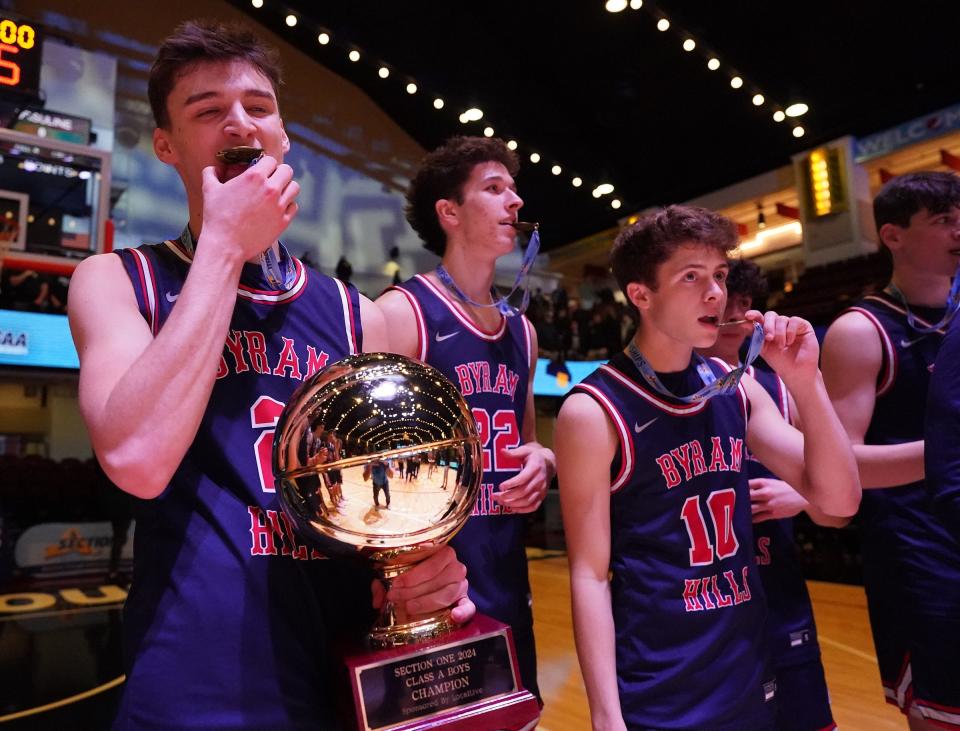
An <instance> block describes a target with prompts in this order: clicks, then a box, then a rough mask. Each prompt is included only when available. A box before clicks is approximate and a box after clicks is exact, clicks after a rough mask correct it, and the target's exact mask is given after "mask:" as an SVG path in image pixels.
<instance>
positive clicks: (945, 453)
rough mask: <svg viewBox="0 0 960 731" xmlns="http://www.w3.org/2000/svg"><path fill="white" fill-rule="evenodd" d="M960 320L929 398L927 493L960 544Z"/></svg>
mask: <svg viewBox="0 0 960 731" xmlns="http://www.w3.org/2000/svg"><path fill="white" fill-rule="evenodd" d="M958 389H960V317H955V318H954V319H953V322H951V323H950V329H949V330H948V331H947V335H946V337H945V338H944V340H943V345H942V347H941V348H940V352H939V353H938V354H937V363H936V368H934V370H933V376H931V378H930V392H929V394H928V396H927V423H926V437H925V442H926V449H925V450H924V460H925V462H926V473H927V490H928V492H929V493H930V497H931V499H932V500H933V504H934V507H935V508H936V510H937V514H938V515H939V516H940V517H941V519H942V520H943V523H944V525H945V526H946V527H947V529H948V530H949V531H950V532H951V533H952V534H953V537H954V540H956V541H957V542H958V543H960V441H958V440H960V390H958Z"/></svg>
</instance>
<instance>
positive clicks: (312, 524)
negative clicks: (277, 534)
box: [273, 353, 539, 731]
mask: <svg viewBox="0 0 960 731" xmlns="http://www.w3.org/2000/svg"><path fill="white" fill-rule="evenodd" d="M481 459H482V452H481V445H480V438H479V435H478V433H477V426H476V422H475V420H474V418H473V415H472V414H471V412H470V409H469V407H468V406H467V404H466V402H465V401H464V399H463V397H462V396H461V395H460V392H459V391H458V390H457V388H456V387H455V386H454V385H453V384H452V383H451V382H450V381H449V380H447V378H446V377H445V376H443V374H441V373H440V372H439V371H437V370H436V369H434V368H432V367H431V366H428V365H426V364H424V363H421V362H419V361H414V360H410V359H408V358H404V357H402V356H398V355H392V354H386V353H369V354H365V355H358V356H351V357H349V358H345V359H343V360H341V361H339V362H337V363H334V364H333V365H331V366H328V367H327V368H326V369H324V370H323V371H320V372H319V373H317V374H316V375H314V376H313V377H312V378H310V379H309V380H308V381H306V382H305V383H304V384H303V385H302V386H301V387H300V388H299V389H298V390H297V391H296V392H295V393H294V394H293V396H292V397H291V399H290V402H289V403H288V405H287V406H286V408H285V409H284V410H283V413H282V414H281V416H280V420H279V423H278V424H277V429H276V434H275V437H274V445H273V472H274V476H275V478H276V487H277V493H278V495H279V498H280V503H281V505H282V506H283V509H284V511H285V512H286V513H287V515H288V516H289V517H290V519H291V520H292V521H293V523H294V525H295V526H296V529H297V531H298V533H299V534H300V535H301V536H303V537H304V538H306V539H307V540H309V541H310V542H311V543H313V544H314V545H315V546H316V547H317V548H318V549H319V550H320V551H322V552H323V553H324V554H325V555H327V556H359V557H362V558H365V559H367V560H368V561H370V562H371V563H372V565H373V567H374V569H375V570H376V572H377V574H378V576H379V578H380V579H381V581H383V582H384V583H385V584H386V585H387V586H389V582H390V581H391V580H392V579H394V578H396V577H397V576H399V575H400V574H402V573H403V572H404V571H405V570H407V569H408V568H410V567H411V566H412V565H414V564H416V563H417V561H418V560H420V559H422V558H424V557H425V556H426V555H428V554H429V552H430V551H431V550H435V549H436V548H437V547H438V546H441V545H443V544H444V543H446V542H447V541H449V540H450V539H451V538H452V537H453V535H454V534H455V533H456V532H457V530H459V529H460V527H461V526H462V525H463V524H464V522H466V520H467V518H468V517H469V516H470V514H471V511H472V510H473V506H474V504H475V502H476V497H477V491H478V489H479V487H480V481H481V478H482V475H483V465H482V462H481ZM401 462H404V463H405V466H406V468H407V475H406V477H405V478H404V479H393V476H394V475H395V474H399V473H400V471H399V469H396V468H397V467H398V465H399V464H400V463H401ZM422 462H426V463H428V464H429V463H432V464H433V465H435V469H433V470H428V469H424V470H417V469H413V470H411V467H412V466H413V467H415V466H417V465H419V464H420V463H422ZM368 641H369V645H370V647H371V648H372V649H373V651H372V652H370V651H366V652H358V653H357V654H356V655H353V656H350V657H348V658H346V661H345V664H346V666H347V668H348V671H349V672H350V675H351V684H352V688H353V695H354V701H355V711H356V722H357V726H358V727H359V728H361V729H369V730H374V729H383V728H391V729H394V728H396V729H398V730H399V729H403V731H408V730H409V731H417V730H418V729H421V728H423V729H426V728H431V729H432V728H439V727H440V726H438V725H437V724H438V723H441V721H442V722H443V723H441V725H442V726H443V727H444V728H451V729H453V728H456V729H460V728H479V727H483V728H491V729H493V728H497V729H521V728H527V727H529V725H530V723H531V719H533V722H535V719H536V718H537V717H538V715H539V707H538V705H537V702H536V699H535V698H534V697H533V696H532V695H531V694H530V693H529V692H528V691H526V690H524V689H523V687H522V686H521V685H520V684H519V682H518V675H519V674H518V671H517V665H516V658H515V653H514V651H513V647H512V638H511V635H510V630H509V628H508V627H507V626H506V625H503V624H501V623H498V622H494V621H493V620H491V619H490V618H489V617H482V616H478V617H476V618H475V619H474V621H473V622H472V623H471V624H470V625H469V626H467V627H465V628H461V629H457V628H456V625H455V623H454V622H453V620H452V619H451V617H450V611H449V609H447V610H442V611H440V612H436V613H434V614H430V615H417V616H414V617H408V616H404V614H403V613H402V612H401V611H400V609H399V607H397V606H395V605H393V604H391V603H389V602H386V603H385V604H384V606H383V609H382V610H381V612H380V616H379V618H378V620H377V621H376V623H375V624H374V626H373V628H372V629H371V630H370V632H369V634H368ZM481 717H482V719H483V720H482V721H480V720H479V719H480V718H481ZM478 722H479V723H481V726H476V725H471V724H475V723H478ZM421 724H425V725H421ZM464 724H465V725H464Z"/></svg>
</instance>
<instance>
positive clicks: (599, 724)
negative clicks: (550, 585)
mask: <svg viewBox="0 0 960 731" xmlns="http://www.w3.org/2000/svg"><path fill="white" fill-rule="evenodd" d="M570 591H571V598H572V605H573V631H574V639H575V641H576V645H577V657H578V658H579V661H580V670H581V672H582V673H583V682H584V686H585V688H586V691H587V700H588V702H589V704H590V718H591V722H592V724H593V729H594V731H600V730H601V729H619V728H623V717H622V714H621V711H620V696H619V693H618V690H617V668H616V656H617V655H616V642H615V635H614V626H613V613H612V610H611V602H610V583H609V582H608V581H607V580H606V579H605V578H604V579H602V580H601V579H598V578H596V577H594V576H582V575H578V573H577V572H576V570H574V569H572V570H571V573H570Z"/></svg>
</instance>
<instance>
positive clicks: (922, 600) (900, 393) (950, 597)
mask: <svg viewBox="0 0 960 731" xmlns="http://www.w3.org/2000/svg"><path fill="white" fill-rule="evenodd" d="M910 309H911V311H912V312H913V314H914V315H915V316H917V319H918V321H919V322H920V323H921V324H924V325H929V324H930V323H933V322H937V321H939V320H940V318H941V317H942V316H943V312H944V310H943V308H927V307H911V308H910ZM847 311H848V312H850V311H852V312H858V313H860V314H861V315H863V316H864V317H866V318H867V320H869V321H870V323H871V324H873V326H874V327H875V328H876V330H877V334H878V336H879V338H880V343H881V346H882V347H881V350H882V353H883V360H882V365H881V368H880V373H879V376H878V378H877V394H876V403H875V406H874V410H873V418H872V420H871V421H870V427H869V429H868V430H867V434H866V438H865V443H866V444H900V443H903V442H910V441H914V440H917V439H923V433H924V419H925V412H926V397H927V388H928V386H929V383H930V373H931V371H932V368H933V364H934V361H935V360H936V357H937V352H938V349H939V347H940V343H941V341H942V339H943V332H942V331H937V332H935V333H931V334H929V335H922V334H919V333H917V331H916V330H913V329H912V328H911V327H910V326H909V325H908V324H907V313H906V310H905V309H904V307H903V305H902V303H901V302H900V301H899V300H897V299H895V298H894V297H893V296H891V295H890V294H888V293H886V292H880V293H878V294H875V295H870V296H868V297H865V298H864V299H863V300H861V301H860V302H859V303H857V305H856V306H854V307H852V308H850V310H847ZM859 519H860V525H861V535H862V537H863V564H864V579H865V583H866V588H867V595H868V598H869V599H870V601H871V602H877V601H878V602H881V603H887V604H896V605H901V606H903V605H908V606H911V607H912V609H913V610H914V611H921V612H931V613H933V614H952V613H954V612H955V611H956V608H957V607H958V606H960V563H958V559H957V556H958V552H957V546H956V543H955V542H954V541H953V539H952V538H951V537H950V535H949V533H948V532H947V530H946V529H945V528H944V526H943V525H942V524H941V522H940V521H939V519H938V518H937V517H936V515H935V513H934V511H933V509H932V505H931V503H930V498H929V495H928V494H927V491H926V486H925V485H924V483H923V482H922V481H921V482H915V483H912V484H909V485H901V486H899V487H892V488H886V489H879V490H864V491H863V500H862V502H861V504H860V511H859Z"/></svg>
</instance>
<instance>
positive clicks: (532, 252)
mask: <svg viewBox="0 0 960 731" xmlns="http://www.w3.org/2000/svg"><path fill="white" fill-rule="evenodd" d="M539 252H540V225H539V224H536V223H535V224H533V233H532V234H530V242H529V243H528V244H527V248H526V250H525V251H524V252H523V261H522V262H521V264H520V271H518V272H517V278H516V280H514V282H513V289H511V290H510V291H509V292H508V293H507V294H505V295H503V296H502V297H497V290H496V288H491V289H490V299H491V300H492V301H491V302H489V303H487V304H483V303H480V302H474V301H473V300H472V299H470V298H469V297H468V296H467V295H466V293H465V292H464V291H463V290H462V289H460V287H458V286H457V283H456V282H454V281H453V277H451V276H450V272H448V271H447V269H446V267H444V266H443V264H437V268H436V272H437V278H438V279H439V280H440V281H441V282H443V285H444V286H445V287H446V288H447V289H449V290H450V291H451V292H453V293H454V294H455V295H456V296H457V298H458V299H460V300H461V301H463V302H466V303H467V304H468V305H473V306H474V307H496V308H497V311H498V312H499V313H500V314H501V315H503V316H504V317H515V316H517V315H522V314H523V313H524V312H525V311H526V309H527V306H528V305H529V304H530V286H529V283H528V282H527V281H526V280H527V275H528V274H529V273H530V267H532V266H533V262H534V260H535V259H536V258H537V254H538V253H539ZM521 282H523V299H522V300H521V302H520V306H519V307H514V306H513V305H511V304H510V302H509V299H510V297H512V296H513V293H514V292H516V291H517V289H518V288H519V287H520V286H521Z"/></svg>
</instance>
